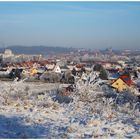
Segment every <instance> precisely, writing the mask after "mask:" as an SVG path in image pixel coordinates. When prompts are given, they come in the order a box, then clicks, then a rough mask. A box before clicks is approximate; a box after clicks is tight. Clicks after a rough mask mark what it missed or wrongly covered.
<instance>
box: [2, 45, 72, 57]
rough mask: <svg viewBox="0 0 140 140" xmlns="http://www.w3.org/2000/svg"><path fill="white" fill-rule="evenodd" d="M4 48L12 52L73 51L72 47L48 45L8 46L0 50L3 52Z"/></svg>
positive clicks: (46, 52) (44, 52) (54, 52)
mask: <svg viewBox="0 0 140 140" xmlns="http://www.w3.org/2000/svg"><path fill="white" fill-rule="evenodd" d="M5 49H11V50H12V52H13V53H14V54H42V55H45V56H46V55H48V54H61V53H69V52H71V51H75V49H74V48H66V47H48V46H8V47H6V48H0V52H1V53H3V52H4V50H5Z"/></svg>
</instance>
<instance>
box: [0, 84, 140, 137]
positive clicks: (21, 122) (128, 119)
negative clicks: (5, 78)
mask: <svg viewBox="0 0 140 140" xmlns="http://www.w3.org/2000/svg"><path fill="white" fill-rule="evenodd" d="M58 87H59V84H55V85H54V84H45V83H44V84H43V83H24V82H22V81H20V82H16V81H15V82H0V124H1V125H0V138H140V111H139V108H140V104H139V102H138V99H137V97H135V96H133V95H131V94H130V93H123V94H120V93H116V92H114V91H113V90H112V89H111V88H108V87H107V86H106V85H103V86H99V84H96V85H86V84H83V85H82V83H80V84H79V85H78V84H77V89H76V90H75V92H73V93H71V94H70V96H69V97H62V96H61V95H57V92H56V91H57V90H56V89H58ZM68 98H70V99H72V100H70V103H66V102H61V103H60V102H59V100H62V101H65V100H67V99H68Z"/></svg>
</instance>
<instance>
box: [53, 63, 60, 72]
mask: <svg viewBox="0 0 140 140" xmlns="http://www.w3.org/2000/svg"><path fill="white" fill-rule="evenodd" d="M53 71H54V72H56V73H61V69H60V67H59V66H58V65H56V66H55V67H54V69H53Z"/></svg>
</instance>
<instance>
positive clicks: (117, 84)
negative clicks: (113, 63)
mask: <svg viewBox="0 0 140 140" xmlns="http://www.w3.org/2000/svg"><path fill="white" fill-rule="evenodd" d="M111 86H112V87H113V88H115V89H116V90H117V91H119V92H122V91H124V90H126V89H128V87H129V86H128V85H127V84H126V83H125V81H123V80H122V79H121V78H118V79H117V80H116V81H114V82H113V83H112V85H111Z"/></svg>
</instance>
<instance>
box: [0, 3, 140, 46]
mask: <svg viewBox="0 0 140 140" xmlns="http://www.w3.org/2000/svg"><path fill="white" fill-rule="evenodd" d="M3 43H5V44H6V45H47V46H67V47H70V46H72V47H85V48H90V47H91V48H106V47H110V46H112V47H113V48H139V47H140V2H98V3H97V2H0V46H2V44H3Z"/></svg>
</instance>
